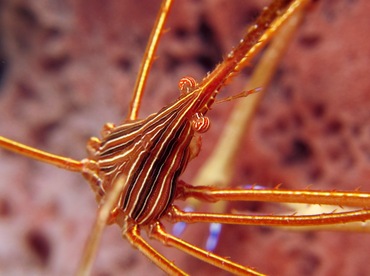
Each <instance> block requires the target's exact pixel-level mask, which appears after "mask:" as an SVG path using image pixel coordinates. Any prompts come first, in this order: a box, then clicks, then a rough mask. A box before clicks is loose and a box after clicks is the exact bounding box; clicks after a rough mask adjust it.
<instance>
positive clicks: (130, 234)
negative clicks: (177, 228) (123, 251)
mask: <svg viewBox="0 0 370 276" xmlns="http://www.w3.org/2000/svg"><path fill="white" fill-rule="evenodd" d="M124 236H125V237H126V238H127V239H128V241H129V242H130V243H131V244H132V245H133V246H134V247H136V248H137V249H139V250H140V251H141V252H142V253H143V254H144V255H145V256H147V257H148V258H149V259H150V260H151V261H152V262H153V263H155V264H156V265H157V266H158V267H160V268H161V269H162V270H163V271H165V272H166V273H168V274H170V275H187V274H186V273H185V272H184V271H182V270H181V269H179V268H178V267H177V266H176V265H175V264H174V263H173V262H171V261H169V260H168V259H166V258H165V257H164V256H162V255H161V254H160V253H159V252H157V251H156V250H155V249H154V248H153V247H151V246H150V245H149V244H148V243H147V242H146V241H145V240H144V239H143V238H142V237H141V236H140V230H139V227H138V226H137V225H135V226H133V227H132V228H129V229H127V232H126V233H124Z"/></svg>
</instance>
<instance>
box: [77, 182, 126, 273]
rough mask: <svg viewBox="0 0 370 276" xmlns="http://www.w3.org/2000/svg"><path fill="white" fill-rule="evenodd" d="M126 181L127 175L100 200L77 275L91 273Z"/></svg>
mask: <svg viewBox="0 0 370 276" xmlns="http://www.w3.org/2000/svg"><path fill="white" fill-rule="evenodd" d="M125 183H126V177H125V176H121V177H119V178H118V179H117V181H116V182H115V183H114V185H113V188H112V190H111V191H110V192H109V193H107V194H106V195H105V197H104V198H103V200H102V201H101V202H100V209H99V210H98V214H97V216H96V220H95V223H94V225H93V228H92V230H91V232H90V235H89V238H88V240H87V242H86V245H85V249H84V252H83V254H82V258H81V260H80V265H79V267H78V272H77V275H79V276H83V275H90V272H91V267H92V264H93V261H94V259H95V256H96V252H97V249H98V246H99V243H100V240H101V236H102V234H103V230H104V227H105V226H106V225H107V223H108V221H109V219H110V218H111V219H112V220H114V219H115V218H114V216H115V213H114V210H115V207H116V206H117V201H118V200H119V197H120V195H121V191H122V190H123V187H124V185H125Z"/></svg>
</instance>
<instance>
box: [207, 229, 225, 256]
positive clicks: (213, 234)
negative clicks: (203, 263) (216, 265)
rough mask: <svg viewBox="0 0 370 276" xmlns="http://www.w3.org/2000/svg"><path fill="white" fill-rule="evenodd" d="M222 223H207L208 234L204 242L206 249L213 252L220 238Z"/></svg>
mask: <svg viewBox="0 0 370 276" xmlns="http://www.w3.org/2000/svg"><path fill="white" fill-rule="evenodd" d="M221 228H222V224H220V223H211V224H210V225H209V236H208V239H207V243H206V250H208V251H210V252H213V251H214V250H215V249H216V246H217V244H218V240H219V239H220V234H221Z"/></svg>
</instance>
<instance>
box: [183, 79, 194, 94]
mask: <svg viewBox="0 0 370 276" xmlns="http://www.w3.org/2000/svg"><path fill="white" fill-rule="evenodd" d="M196 86H197V82H196V81H195V79H194V78H192V77H183V78H181V79H180V81H179V89H180V91H181V92H182V93H189V92H191V91H193V90H194V88H195V87H196Z"/></svg>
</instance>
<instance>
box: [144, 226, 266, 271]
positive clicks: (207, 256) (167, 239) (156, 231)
mask: <svg viewBox="0 0 370 276" xmlns="http://www.w3.org/2000/svg"><path fill="white" fill-rule="evenodd" d="M150 237H153V238H155V239H156V240H158V241H161V242H162V243H163V244H165V245H169V246H173V247H176V248H177V249H180V250H181V251H183V252H186V253H188V254H189V255H192V256H194V257H196V258H198V259H200V260H202V261H204V262H207V263H209V264H212V265H214V266H217V267H219V268H221V269H223V270H225V271H228V272H230V273H233V274H236V275H264V274H261V273H259V272H257V271H255V270H253V269H251V268H248V267H245V266H241V265H238V264H236V263H233V262H231V261H229V260H227V259H225V258H222V257H220V256H217V255H215V254H213V253H211V252H208V251H205V250H203V249H200V248H199V247H196V246H194V245H191V244H189V243H187V242H185V241H183V240H181V239H178V238H176V237H174V236H172V235H170V234H168V233H167V232H166V231H165V230H164V227H163V226H162V225H161V224H160V223H159V222H158V223H156V224H154V225H153V227H152V228H151V231H150Z"/></svg>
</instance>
